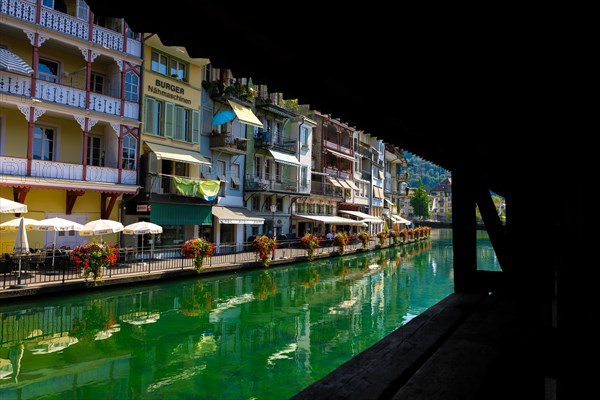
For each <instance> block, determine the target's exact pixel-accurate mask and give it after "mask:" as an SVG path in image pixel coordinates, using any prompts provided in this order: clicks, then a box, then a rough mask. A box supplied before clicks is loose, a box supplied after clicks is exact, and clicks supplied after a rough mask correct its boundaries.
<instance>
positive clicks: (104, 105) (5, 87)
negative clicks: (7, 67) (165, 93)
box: [0, 72, 139, 120]
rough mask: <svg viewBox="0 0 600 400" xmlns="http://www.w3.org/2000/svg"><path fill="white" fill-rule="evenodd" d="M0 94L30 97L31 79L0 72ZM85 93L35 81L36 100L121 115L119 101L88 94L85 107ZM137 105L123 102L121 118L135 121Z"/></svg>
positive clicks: (71, 88) (63, 86)
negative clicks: (87, 104) (88, 98)
mask: <svg viewBox="0 0 600 400" xmlns="http://www.w3.org/2000/svg"><path fill="white" fill-rule="evenodd" d="M0 93H6V94H10V95H13V96H25V97H30V96H31V79H30V78H27V77H23V76H21V75H17V74H12V73H8V72H2V73H1V74H0ZM85 97H86V91H85V90H82V89H76V88H73V87H71V86H65V85H61V84H58V83H52V82H46V81H40V80H38V81H36V97H35V98H36V99H39V100H42V101H45V102H48V103H55V104H62V105H65V106H70V107H76V108H80V109H82V110H88V111H95V112H99V113H103V114H109V115H115V116H120V115H121V99H119V98H116V97H110V96H105V95H102V94H97V93H90V107H89V108H86V107H85ZM138 113H139V104H138V103H132V102H130V101H126V102H125V108H124V110H123V116H124V117H125V118H130V119H134V120H135V119H137V118H138Z"/></svg>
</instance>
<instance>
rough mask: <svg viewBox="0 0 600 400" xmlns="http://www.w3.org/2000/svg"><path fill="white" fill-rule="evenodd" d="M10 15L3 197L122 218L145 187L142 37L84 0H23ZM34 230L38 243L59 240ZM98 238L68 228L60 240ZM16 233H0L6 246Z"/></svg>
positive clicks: (47, 210) (3, 38)
mask: <svg viewBox="0 0 600 400" xmlns="http://www.w3.org/2000/svg"><path fill="white" fill-rule="evenodd" d="M47 5H49V6H47ZM0 16H1V18H0V63H1V64H0V65H2V68H1V69H0V196H1V197H4V198H7V199H11V200H16V201H19V202H21V203H25V204H27V206H28V210H29V212H28V213H27V214H25V215H24V216H26V217H27V218H33V219H44V218H50V217H63V218H66V219H70V220H72V221H76V222H79V223H86V222H89V221H91V220H95V219H99V218H103V219H112V220H120V219H121V215H120V209H121V207H120V202H121V201H122V198H123V195H133V194H135V193H137V192H138V189H139V186H138V184H137V174H138V171H137V169H138V160H139V154H140V137H139V136H140V135H139V127H140V88H141V65H142V45H141V41H140V40H139V35H137V34H136V33H134V32H131V31H130V30H129V28H128V27H127V24H126V23H125V22H124V21H123V20H121V19H113V18H102V19H100V18H96V17H95V16H94V15H93V13H92V12H91V11H90V10H89V8H88V7H87V5H86V3H85V2H84V1H81V0H67V1H64V2H46V1H42V0H37V1H28V0H15V1H11V2H10V6H9V7H6V8H2V10H0ZM15 217H16V216H15V215H14V214H0V222H5V221H7V220H10V219H12V218H15ZM28 236H29V243H30V247H32V248H42V247H47V246H48V245H50V244H52V242H53V232H46V233H45V232H34V231H30V232H28ZM88 239H89V238H88V237H80V236H79V235H78V234H76V233H75V232H65V233H62V232H61V233H60V234H59V236H58V238H57V246H65V247H70V248H73V247H74V246H77V245H78V244H81V243H84V242H86V241H88ZM103 239H104V240H105V241H108V242H116V241H117V240H118V235H116V234H114V235H105V236H104V237H103ZM14 240H15V234H14V233H10V232H0V249H1V251H2V252H10V251H11V250H12V246H13V243H14Z"/></svg>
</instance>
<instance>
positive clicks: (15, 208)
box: [0, 197, 27, 213]
mask: <svg viewBox="0 0 600 400" xmlns="http://www.w3.org/2000/svg"><path fill="white" fill-rule="evenodd" d="M26 212H27V205H25V204H23V203H18V202H16V201H12V200H8V199H5V198H4V197H0V213H26Z"/></svg>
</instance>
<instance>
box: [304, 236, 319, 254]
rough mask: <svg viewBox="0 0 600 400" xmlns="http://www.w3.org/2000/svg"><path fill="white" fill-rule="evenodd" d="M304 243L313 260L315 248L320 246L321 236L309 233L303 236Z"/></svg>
mask: <svg viewBox="0 0 600 400" xmlns="http://www.w3.org/2000/svg"><path fill="white" fill-rule="evenodd" d="M301 240H302V245H303V246H304V248H305V249H306V252H307V253H308V259H309V260H311V261H312V259H313V255H314V252H315V249H316V248H317V247H319V238H318V237H317V236H316V235H313V234H312V233H307V234H305V235H304V236H303V237H302V239H301Z"/></svg>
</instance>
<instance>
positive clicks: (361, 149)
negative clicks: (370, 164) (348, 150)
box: [356, 146, 372, 160]
mask: <svg viewBox="0 0 600 400" xmlns="http://www.w3.org/2000/svg"><path fill="white" fill-rule="evenodd" d="M356 152H357V153H358V155H359V156H361V157H364V158H366V159H368V160H370V159H371V157H372V153H371V150H369V149H365V148H364V147H362V146H356Z"/></svg>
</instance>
